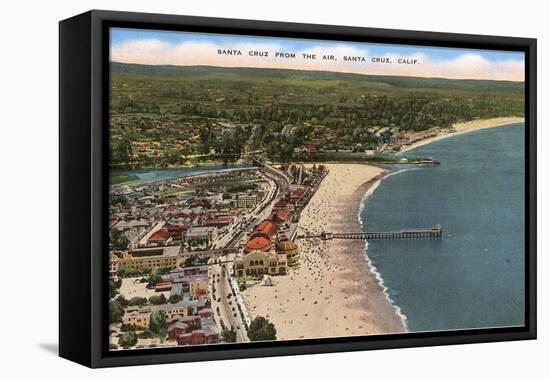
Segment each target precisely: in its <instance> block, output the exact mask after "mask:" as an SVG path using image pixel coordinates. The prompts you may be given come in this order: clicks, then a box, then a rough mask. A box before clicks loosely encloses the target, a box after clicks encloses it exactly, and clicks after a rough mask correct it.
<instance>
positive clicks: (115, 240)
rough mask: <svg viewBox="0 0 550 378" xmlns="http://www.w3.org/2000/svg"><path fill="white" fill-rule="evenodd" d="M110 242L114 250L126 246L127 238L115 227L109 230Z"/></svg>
mask: <svg viewBox="0 0 550 378" xmlns="http://www.w3.org/2000/svg"><path fill="white" fill-rule="evenodd" d="M110 236H111V244H112V245H113V247H114V249H115V250H123V249H126V248H128V243H129V240H128V238H127V237H126V235H124V234H123V233H122V232H121V231H118V230H116V229H114V230H112V231H111V235H110Z"/></svg>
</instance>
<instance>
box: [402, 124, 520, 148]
mask: <svg viewBox="0 0 550 378" xmlns="http://www.w3.org/2000/svg"><path fill="white" fill-rule="evenodd" d="M518 122H525V118H523V117H500V118H490V119H480V120H475V121H469V122H462V123H455V124H454V125H453V127H452V128H451V129H444V130H440V131H439V132H438V135H436V136H433V137H430V138H426V139H422V140H419V141H418V142H415V143H411V144H410V145H408V146H403V147H402V148H401V151H400V152H405V151H409V150H412V149H413V148H417V147H420V146H425V145H426V144H429V143H432V142H435V141H437V140H440V139H444V138H448V137H451V136H455V135H460V134H464V133H469V132H472V131H476V130H482V129H488V128H491V127H499V126H506V125H511V124H513V123H518Z"/></svg>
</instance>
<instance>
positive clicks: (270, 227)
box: [254, 220, 277, 238]
mask: <svg viewBox="0 0 550 378" xmlns="http://www.w3.org/2000/svg"><path fill="white" fill-rule="evenodd" d="M254 231H255V232H259V233H261V234H264V235H266V236H267V238H271V237H272V236H273V235H275V234H276V233H277V225H276V224H275V223H273V222H271V221H269V220H264V221H262V223H260V224H259V225H258V226H257V227H256V228H255V229H254Z"/></svg>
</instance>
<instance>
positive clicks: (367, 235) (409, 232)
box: [298, 225, 443, 240]
mask: <svg viewBox="0 0 550 378" xmlns="http://www.w3.org/2000/svg"><path fill="white" fill-rule="evenodd" d="M442 236H443V228H442V227H441V226H440V225H437V226H435V227H432V228H419V229H404V230H395V231H378V232H338V233H331V232H323V233H321V234H317V235H299V236H298V239H311V238H320V239H323V240H330V239H352V240H353V239H355V240H357V239H362V240H367V239H368V240H378V239H434V238H441V237H442Z"/></svg>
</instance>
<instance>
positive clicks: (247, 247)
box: [235, 200, 300, 277]
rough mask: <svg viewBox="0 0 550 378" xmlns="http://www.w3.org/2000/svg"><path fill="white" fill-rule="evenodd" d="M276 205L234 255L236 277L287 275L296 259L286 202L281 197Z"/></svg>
mask: <svg viewBox="0 0 550 378" xmlns="http://www.w3.org/2000/svg"><path fill="white" fill-rule="evenodd" d="M277 204H278V205H279V206H277ZM277 204H276V206H275V207H274V208H273V211H272V212H271V215H270V216H269V217H268V218H267V219H265V220H263V221H262V222H260V223H259V224H258V225H257V226H256V227H255V228H254V231H253V232H252V234H251V235H250V237H249V238H248V241H247V242H246V243H245V244H244V246H243V248H242V250H241V251H240V252H239V254H238V255H237V256H236V258H235V274H236V275H237V277H244V276H262V275H264V274H270V275H279V274H286V273H287V271H288V268H289V267H292V266H294V265H296V263H297V262H298V261H299V257H300V254H299V251H298V246H297V245H296V243H294V242H293V241H292V240H291V239H292V236H293V232H294V227H292V226H290V227H289V225H290V212H289V210H288V209H287V207H286V205H287V201H285V200H280V201H278V202H277Z"/></svg>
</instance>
